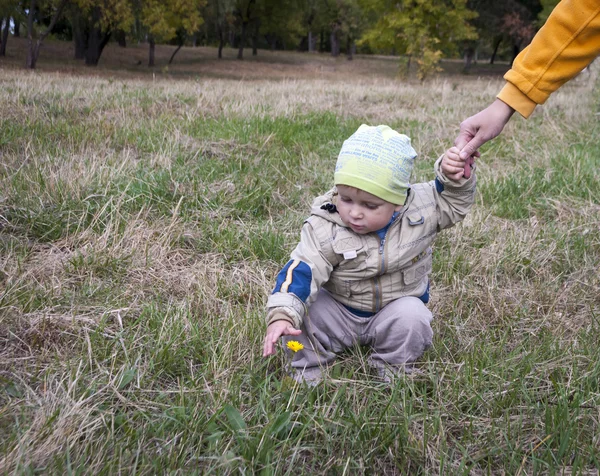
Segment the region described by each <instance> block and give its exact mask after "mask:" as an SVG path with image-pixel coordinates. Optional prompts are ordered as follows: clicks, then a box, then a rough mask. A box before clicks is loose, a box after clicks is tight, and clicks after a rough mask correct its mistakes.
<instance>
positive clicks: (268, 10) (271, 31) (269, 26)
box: [252, 0, 304, 54]
mask: <svg viewBox="0 0 600 476" xmlns="http://www.w3.org/2000/svg"><path fill="white" fill-rule="evenodd" d="M256 9H257V13H256V17H258V18H260V22H258V23H259V29H258V31H257V30H256V28H255V29H254V32H255V34H254V36H253V42H252V48H253V52H252V54H254V53H255V50H256V45H257V40H258V35H259V34H260V35H262V36H264V37H265V38H266V40H267V42H268V43H269V46H270V48H271V50H274V49H275V47H276V46H277V44H279V45H281V46H283V47H284V49H285V45H289V44H294V45H296V44H298V43H299V41H300V39H301V38H302V36H303V35H304V28H303V26H302V21H303V15H304V5H302V3H301V2H300V1H298V0H262V1H261V2H259V3H258V4H257V7H256ZM255 24H256V23H255Z"/></svg>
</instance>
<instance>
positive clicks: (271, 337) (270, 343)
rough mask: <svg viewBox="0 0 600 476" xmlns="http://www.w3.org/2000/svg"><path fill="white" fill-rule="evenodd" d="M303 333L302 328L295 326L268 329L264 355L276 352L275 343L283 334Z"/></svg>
mask: <svg viewBox="0 0 600 476" xmlns="http://www.w3.org/2000/svg"><path fill="white" fill-rule="evenodd" d="M300 334H302V331H301V330H300V329H295V328H294V327H293V326H287V327H283V328H281V327H278V326H276V327H274V328H270V327H269V328H268V329H267V335H266V337H265V341H264V343H263V357H268V356H269V355H274V354H275V345H276V344H277V341H278V340H279V338H280V337H281V336H282V335H290V336H299V335H300Z"/></svg>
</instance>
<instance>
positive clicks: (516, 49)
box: [510, 42, 521, 66]
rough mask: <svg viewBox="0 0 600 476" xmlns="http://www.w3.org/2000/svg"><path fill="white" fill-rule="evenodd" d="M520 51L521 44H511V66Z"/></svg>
mask: <svg viewBox="0 0 600 476" xmlns="http://www.w3.org/2000/svg"><path fill="white" fill-rule="evenodd" d="M520 51H521V42H519V43H515V44H513V57H512V59H511V60H510V64H511V66H512V64H513V63H514V62H515V59H516V57H517V55H518V54H519V52H520Z"/></svg>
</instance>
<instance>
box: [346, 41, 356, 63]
mask: <svg viewBox="0 0 600 476" xmlns="http://www.w3.org/2000/svg"><path fill="white" fill-rule="evenodd" d="M353 53H354V43H353V42H352V39H351V38H350V35H348V37H347V38H346V55H348V61H352V57H353Z"/></svg>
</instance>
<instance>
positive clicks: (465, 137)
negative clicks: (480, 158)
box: [454, 122, 475, 151]
mask: <svg viewBox="0 0 600 476" xmlns="http://www.w3.org/2000/svg"><path fill="white" fill-rule="evenodd" d="M463 124H464V122H463V123H462V124H461V125H460V133H459V134H458V137H457V138H456V139H455V140H454V145H455V146H456V147H457V148H458V150H459V151H460V150H462V149H463V148H464V147H465V145H467V144H468V143H469V141H470V140H471V139H472V138H473V136H474V135H475V134H474V133H472V132H471V131H470V130H466V129H464V130H463Z"/></svg>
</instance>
